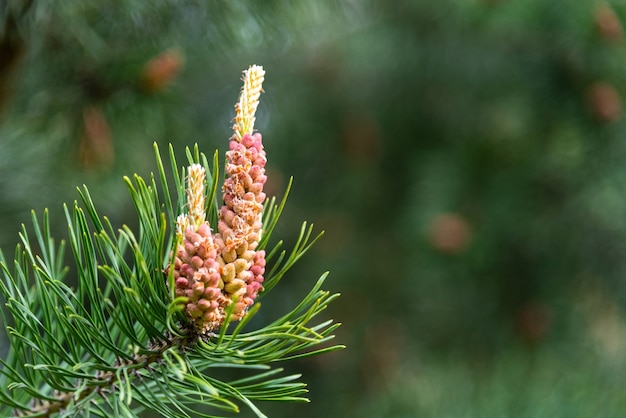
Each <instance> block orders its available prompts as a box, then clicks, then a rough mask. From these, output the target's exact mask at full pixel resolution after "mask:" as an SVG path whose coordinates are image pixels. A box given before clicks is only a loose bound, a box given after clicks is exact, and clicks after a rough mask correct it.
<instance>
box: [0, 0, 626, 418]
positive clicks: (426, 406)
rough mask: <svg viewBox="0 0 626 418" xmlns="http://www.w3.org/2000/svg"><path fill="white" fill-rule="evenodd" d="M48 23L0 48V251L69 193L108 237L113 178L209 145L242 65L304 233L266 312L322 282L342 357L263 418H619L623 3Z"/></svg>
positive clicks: (75, 10) (42, 5) (150, 10)
mask: <svg viewBox="0 0 626 418" xmlns="http://www.w3.org/2000/svg"><path fill="white" fill-rule="evenodd" d="M61 3H62V5H61V4H59V2H36V1H33V2H32V4H30V6H28V8H27V9H28V10H26V11H23V14H24V15H23V17H22V15H20V14H18V17H20V18H19V19H17V20H18V21H19V23H20V24H19V25H17V29H14V31H15V33H19V34H21V36H22V37H23V39H24V45H25V46H24V48H23V50H24V53H23V56H22V58H21V61H20V62H19V63H18V65H17V66H16V67H15V68H16V69H15V71H14V72H13V74H12V80H13V81H12V82H11V84H10V87H11V90H13V95H12V96H10V98H9V99H8V100H7V101H6V102H5V105H4V109H3V110H4V112H3V120H2V124H1V125H0V141H1V142H0V147H1V148H0V149H1V152H0V192H1V194H0V195H1V196H2V199H3V200H2V204H1V205H0V212H1V213H0V215H1V218H0V226H1V227H2V231H3V233H2V234H1V235H0V242H1V243H2V246H3V247H5V246H6V245H7V243H10V244H11V246H12V243H13V242H14V241H15V234H16V232H17V230H18V226H17V224H16V222H17V221H19V220H22V219H26V216H27V210H28V209H30V208H33V207H34V208H36V209H39V208H41V207H43V206H48V207H51V208H52V209H53V210H52V212H54V208H55V207H60V203H59V202H60V201H61V200H69V199H73V198H74V197H73V196H74V194H73V186H74V185H76V184H77V183H82V182H86V183H88V184H89V185H90V186H91V188H92V189H95V188H97V189H98V193H97V195H95V196H94V200H96V203H99V201H101V202H102V204H103V205H105V206H106V205H108V206H109V209H108V210H107V209H101V210H102V212H104V213H113V214H115V215H116V216H117V218H116V219H113V221H114V223H115V222H116V221H117V222H118V223H122V222H128V217H127V215H126V214H127V213H128V212H129V210H130V207H129V202H127V201H126V200H125V195H124V193H123V190H120V187H119V180H118V179H119V177H120V176H121V173H124V174H127V173H128V172H129V171H137V172H139V173H140V174H144V173H146V172H147V171H148V170H149V169H151V166H150V164H151V160H150V149H151V148H150V144H151V143H152V141H157V142H158V143H159V144H164V143H166V142H173V143H174V144H175V146H178V147H181V148H182V146H183V144H188V143H190V142H192V141H198V142H200V143H201V144H203V146H204V147H206V149H213V148H215V147H216V146H218V144H222V143H224V142H223V140H224V138H227V137H228V136H229V135H230V131H229V126H228V121H229V120H230V119H231V118H232V112H231V111H230V107H229V106H228V105H227V104H228V103H230V102H232V99H233V98H234V97H236V95H237V91H236V88H237V86H236V85H233V83H232V82H231V79H232V74H236V73H238V72H239V71H240V69H241V68H245V67H246V66H247V65H248V64H251V63H257V64H262V65H264V67H265V68H266V70H267V72H268V77H267V80H266V84H265V89H266V91H268V92H271V94H268V95H266V98H265V102H264V103H262V104H261V107H262V108H263V110H262V111H260V119H259V120H258V127H259V130H261V131H262V132H263V133H264V139H265V142H266V147H267V150H268V156H269V164H268V168H269V169H271V170H273V172H270V173H269V177H270V182H273V187H275V188H276V190H281V188H282V187H281V186H282V185H284V183H285V181H286V178H287V177H288V176H290V175H294V176H295V183H294V188H293V192H292V195H291V200H290V203H289V205H288V207H287V209H286V211H285V213H284V215H283V220H284V221H286V225H283V227H284V228H285V230H291V229H294V228H292V227H289V225H288V224H289V222H290V220H291V221H292V222H293V225H296V224H297V223H299V222H300V220H301V219H310V220H312V221H314V222H315V223H316V224H317V225H318V226H321V227H322V228H323V229H325V230H326V236H325V238H324V239H323V240H321V242H320V244H319V245H318V246H317V248H316V249H315V250H314V252H313V257H310V258H309V259H308V260H306V261H305V264H303V265H300V266H299V267H298V268H299V269H300V270H299V271H300V272H301V274H296V275H293V276H292V277H291V279H290V281H289V280H286V281H285V282H284V283H285V285H284V287H283V289H276V291H275V294H274V295H273V296H274V298H273V299H272V303H274V304H276V305H277V306H278V305H282V304H283V303H285V302H284V301H285V300H289V298H292V297H294V296H293V295H296V294H301V293H303V292H304V291H305V290H304V289H306V288H307V287H308V286H309V284H308V283H303V281H301V280H298V277H310V276H311V275H310V274H309V273H308V271H309V269H313V270H314V271H319V269H320V268H323V269H329V270H331V271H332V275H331V276H330V277H331V279H332V280H330V283H331V285H332V284H333V283H334V284H335V286H336V287H337V289H336V290H338V291H340V292H341V293H342V294H343V295H344V296H343V297H342V298H341V300H340V303H338V304H336V306H334V307H332V309H333V314H332V316H333V317H338V318H342V320H344V322H345V324H346V326H345V327H342V330H341V332H340V333H339V334H340V341H341V342H342V343H347V345H348V349H347V350H345V351H343V352H341V353H335V354H333V355H330V356H326V357H325V358H321V359H320V360H319V362H317V361H311V362H308V363H305V364H304V366H305V367H308V368H309V372H308V374H309V375H311V376H314V377H315V379H316V381H317V384H314V385H312V386H311V391H312V393H311V399H312V400H313V403H312V404H311V405H297V406H290V407H289V408H293V409H290V410H286V409H285V408H284V406H283V405H281V406H280V407H279V408H277V409H276V410H275V411H274V415H273V416H292V415H293V414H294V413H297V414H299V415H300V416H311V417H314V416H320V415H322V414H324V415H327V416H346V415H347V414H349V413H350V414H352V411H359V412H360V416H394V417H396V416H407V417H408V416H416V415H417V416H436V417H440V416H459V415H460V412H459V411H469V412H468V413H467V416H480V417H485V416H494V417H496V416H497V417H500V416H505V415H506V414H507V413H506V412H505V411H509V413H510V414H511V415H513V414H518V415H519V416H563V417H571V416H592V415H602V416H619V412H620V411H622V410H623V409H624V405H623V401H620V400H619V399H621V398H620V395H621V393H622V391H623V388H624V387H625V385H624V384H623V383H624V382H623V378H621V377H620V376H623V375H624V373H623V371H624V364H623V361H622V360H621V358H623V355H622V353H624V352H625V350H626V322H625V320H624V315H623V309H624V298H625V296H626V289H625V288H624V283H626V281H625V274H624V273H625V271H624V270H625V266H626V263H624V261H623V260H624V254H626V223H625V222H624V216H625V205H626V142H625V141H624V138H626V126H625V125H624V118H623V116H624V109H623V96H624V93H625V92H626V78H625V77H626V41H625V39H624V35H623V29H622V23H621V22H622V21H623V20H624V19H625V18H626V4H624V3H623V2H619V1H607V2H602V1H597V0H580V1H576V2H571V1H565V0H554V1H549V2H546V1H541V0H512V1H502V0H500V1H498V0H470V1H465V0H427V1H418V0H396V1H387V2H384V1H374V0H371V1H367V0H345V1H330V0H318V1H309V2H305V1H301V2H296V1H287V0H272V1H262V2H261V1H258V2H243V1H230V2H217V1H212V2H202V3H200V2H194V1H185V2H169V1H163V0H162V1H157V2H149V5H148V3H145V2H138V1H129V0H125V1H122V2H119V4H116V5H115V7H113V6H111V5H108V4H102V3H98V5H97V6H96V5H86V4H83V3H84V2H61ZM24 4H28V3H27V2H25V3H24ZM13 12H14V13H18V12H19V11H13ZM5 13H7V12H5ZM7 27H8V26H6V25H5V30H6V29H7ZM163 53H165V54H166V58H165V59H163V61H161V66H160V67H159V65H157V69H158V71H156V75H155V73H151V75H146V71H148V70H146V68H148V67H146V65H147V63H148V62H150V60H152V59H153V58H154V57H156V56H159V54H163ZM168 54H169V55H168ZM153 62H154V61H153ZM177 65H178V66H179V72H178V73H176V71H175V70H176V66H177ZM163 67H165V68H163ZM172 67H174V70H172V69H171V68H172ZM168 68H169V69H170V70H169V71H170V72H168ZM153 71H155V70H153ZM171 73H176V74H175V77H173V79H172V80H170V79H169V78H168V76H166V75H167V74H171ZM163 74H165V75H163ZM159 77H161V78H162V79H163V85H162V86H159V87H158V88H156V89H155V88H154V85H155V83H156V84H157V85H158V84H159V83H158V79H159ZM155 79H156V80H157V82H155V81H154V80H155ZM146 80H151V81H146ZM166 82H169V83H166ZM146 85H148V86H152V87H149V88H146ZM86 125H87V126H92V127H93V129H91V130H89V129H86ZM98 127H99V128H98ZM103 138H104V139H103ZM90 141H91V142H90ZM94 141H95V143H96V144H99V143H102V142H103V143H105V144H108V148H107V147H105V148H102V149H100V148H98V147H97V146H95V145H94ZM85 144H86V145H85ZM81 146H82V148H81ZM81 149H82V150H83V151H82V152H79V150H81ZM98 150H100V151H98ZM107 150H108V151H107ZM113 157H114V158H113ZM269 186H271V184H268V187H269ZM269 194H270V195H271V194H272V193H271V192H270V193H269ZM58 212H60V211H58ZM294 230H295V229H294ZM61 232H62V231H61ZM269 305H270V303H269V300H268V302H266V304H265V308H268V307H269ZM341 338H343V340H341ZM555 359H558V361H553V360H555ZM521 382H523V383H521ZM431 383H432V384H431ZM542 394H545V396H542ZM600 396H601V397H602V399H603V400H605V402H599V401H597V399H598V397H600ZM574 397H575V398H576V399H575V401H573V400H572V398H574ZM477 399H481V400H482V401H481V402H477V401H476V400H477ZM484 399H487V400H484ZM457 402H458V403H457ZM457 405H458V408H459V409H455V407H456V406H457ZM559 405H560V408H559V407H558V406H559ZM464 406H465V408H464ZM394 408H399V409H394Z"/></svg>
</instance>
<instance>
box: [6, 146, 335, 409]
mask: <svg viewBox="0 0 626 418" xmlns="http://www.w3.org/2000/svg"><path fill="white" fill-rule="evenodd" d="M155 150H156V157H157V165H158V175H157V176H154V175H152V176H151V177H150V179H149V180H147V181H146V180H144V179H143V178H141V177H139V176H138V175H135V176H134V178H133V179H132V180H131V179H129V178H126V179H125V180H126V183H127V186H128V189H129V191H130V195H131V198H132V201H133V203H134V205H135V208H136V211H137V215H138V219H139V227H138V231H133V230H132V229H131V228H130V227H128V226H126V225H124V226H122V228H120V229H118V230H117V231H116V230H115V229H114V227H113V225H111V222H110V221H109V219H108V218H107V217H105V216H101V215H99V214H98V212H97V210H96V208H95V206H94V203H93V201H92V199H91V196H90V194H89V191H88V189H87V187H83V188H82V189H80V190H79V194H80V198H81V199H80V200H81V202H80V204H79V203H78V202H75V203H74V205H73V206H72V207H71V208H69V207H65V214H66V218H67V225H68V241H67V244H66V242H64V241H62V242H60V243H59V244H56V242H55V240H54V239H53V238H52V236H51V234H50V222H49V215H48V211H47V210H46V211H45V212H44V213H43V216H42V218H41V220H40V219H39V218H38V217H37V216H36V215H35V214H34V213H33V215H32V223H33V228H32V230H33V233H32V235H31V234H29V232H28V231H27V228H26V227H23V230H22V232H21V234H20V237H21V241H22V242H21V244H20V245H18V246H17V249H16V252H15V256H14V259H13V260H10V259H8V258H6V257H5V256H4V255H2V254H1V253H0V267H1V269H2V280H0V291H1V293H2V296H3V298H4V300H5V301H6V310H5V311H3V315H4V323H5V324H6V329H7V334H8V340H9V342H10V350H9V353H8V356H7V358H6V359H5V360H3V361H1V364H2V368H1V369H0V416H10V415H12V416H29V417H36V416H60V417H61V416H102V417H109V416H136V415H137V414H138V413H139V412H140V411H142V410H152V411H155V412H157V413H159V414H161V415H162V416H166V417H188V416H190V415H191V414H197V415H199V416H214V414H216V413H220V412H238V411H239V408H240V405H242V404H243V405H245V406H247V407H248V408H250V409H251V410H252V411H254V413H255V414H256V415H257V416H259V417H262V416H264V415H263V413H262V412H261V411H260V410H259V409H258V408H257V406H255V404H254V403H253V402H256V401H306V400H307V399H306V398H305V397H304V393H305V392H306V389H305V385H304V384H303V383H301V382H299V381H298V379H299V377H300V376H299V375H284V374H283V373H282V369H280V368H275V367H274V366H273V365H272V364H273V363H276V362H279V361H284V360H288V359H293V358H299V357H304V356H310V355H314V354H319V353H323V352H327V351H333V350H337V349H340V348H342V347H341V346H338V345H334V346H328V345H327V344H325V343H326V342H328V341H329V340H330V339H332V338H333V335H332V332H333V331H334V330H335V329H336V328H337V327H338V326H339V324H334V323H333V322H332V320H326V321H322V322H320V323H315V324H313V323H312V322H313V319H314V317H316V316H317V315H318V314H319V313H320V312H321V311H322V310H324V309H325V308H326V306H327V305H328V303H330V302H331V301H332V300H334V299H335V298H336V297H337V296H338V295H336V294H335V295H331V294H330V293H329V292H327V291H324V290H322V289H321V286H322V284H323V282H324V280H325V278H326V274H324V275H323V276H322V277H321V278H320V279H319V280H318V281H317V283H316V284H315V286H314V287H313V288H312V289H311V291H310V292H309V293H308V294H307V295H306V296H305V297H304V299H303V300H302V301H301V302H300V303H298V304H296V306H295V307H294V308H293V309H292V310H291V311H290V312H288V313H287V314H285V315H283V316H281V317H280V318H278V319H276V320H274V321H272V322H270V323H269V324H267V325H265V326H263V327H261V328H259V329H256V330H249V329H248V328H247V327H246V325H247V324H248V323H249V321H250V319H251V318H252V317H253V316H254V314H256V313H257V312H258V311H259V309H260V307H261V305H260V304H259V303H256V304H255V305H253V307H252V308H251V309H250V311H249V312H248V314H247V315H246V316H245V317H244V319H243V320H242V321H241V322H239V323H237V324H232V326H230V327H229V323H228V322H227V323H225V324H223V326H222V328H221V329H220V330H219V333H218V334H217V335H207V336H199V335H197V334H196V332H195V331H194V329H193V327H192V326H190V324H188V322H187V319H186V317H185V316H184V315H183V314H182V313H181V312H180V305H179V304H177V303H176V300H172V296H173V292H171V291H170V290H169V289H168V284H167V277H166V276H165V274H164V272H163V271H164V268H165V267H166V266H167V265H168V263H169V256H170V253H171V249H172V248H173V245H174V244H175V242H174V240H173V235H174V234H173V231H172V228H171V226H172V225H174V224H175V218H176V216H177V215H178V214H179V213H182V211H183V210H184V207H183V205H184V201H185V200H184V197H185V196H184V188H185V185H184V180H185V171H184V170H182V171H180V172H179V170H180V169H179V166H178V164H177V162H176V159H175V156H174V152H173V149H172V147H170V150H169V154H170V160H171V167H172V174H173V186H168V184H169V181H170V179H168V177H167V175H166V172H165V169H164V164H163V161H162V160H161V157H160V155H159V152H158V148H157V147H156V145H155ZM187 158H188V160H189V163H190V164H191V163H201V164H204V166H205V168H206V169H207V173H210V172H212V173H213V175H212V176H211V177H210V178H209V180H208V182H209V187H208V191H207V193H208V199H207V201H208V202H211V206H212V207H213V208H212V209H211V210H209V211H208V212H209V214H210V215H211V214H213V215H215V214H216V213H217V202H216V199H215V194H216V187H217V186H216V181H215V180H216V179H218V171H217V164H218V161H217V154H216V156H215V158H214V159H213V171H210V170H209V165H208V163H207V158H206V157H205V155H204V154H202V153H199V151H198V147H197V146H196V148H195V149H194V152H193V153H192V152H191V151H190V150H187ZM285 199H286V195H285V198H283V200H282V201H281V202H280V203H276V200H275V199H271V200H270V201H269V203H267V204H266V207H265V216H264V219H263V221H264V226H265V230H266V231H267V233H266V235H265V237H264V239H263V241H262V243H261V244H260V247H259V248H261V249H262V248H264V247H265V246H267V245H268V243H269V242H270V234H271V232H272V230H273V228H274V226H275V225H276V222H277V221H278V218H279V216H280V214H281V212H282V209H283V207H284V204H285ZM311 234H312V227H311V226H307V225H306V224H304V225H303V227H302V231H301V233H300V238H299V240H298V242H297V243H296V245H295V247H294V248H293V250H292V251H291V253H289V255H287V251H285V250H281V246H282V243H281V242H279V243H277V244H276V245H275V246H274V247H273V248H272V249H269V248H268V257H267V260H268V266H272V268H270V269H268V271H269V272H268V274H267V276H266V283H267V287H266V291H265V293H267V291H269V290H270V289H271V288H272V287H274V285H275V284H276V283H277V282H278V281H279V280H280V278H281V277H282V276H283V275H284V274H285V273H286V271H287V270H289V268H290V267H291V266H292V265H293V264H294V263H295V262H296V261H297V260H298V259H299V258H300V257H301V256H302V255H303V254H304V253H305V252H306V251H307V250H308V249H309V248H310V246H311V245H312V244H313V243H314V242H315V240H316V239H317V237H314V238H312V235H311ZM31 236H34V239H31ZM318 237H319V235H318ZM68 244H69V247H70V250H71V253H72V258H73V260H74V265H73V266H72V267H71V269H72V270H75V274H76V276H77V278H78V279H77V280H78V282H77V283H76V286H75V287H72V286H70V285H69V284H68V283H67V281H66V277H67V276H68V274H67V273H68V268H67V267H65V266H64V253H65V250H66V246H67V245H68ZM169 288H170V289H171V288H172V286H171V285H170V286H169ZM265 293H264V294H265ZM320 344H322V346H321V348H320V347H318V346H319V345H320ZM221 368H237V369H244V371H245V375H244V377H241V378H237V379H234V380H229V381H222V380H220V379H218V378H216V377H215V376H216V375H217V374H218V371H219V369H221Z"/></svg>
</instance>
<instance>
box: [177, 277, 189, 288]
mask: <svg viewBox="0 0 626 418" xmlns="http://www.w3.org/2000/svg"><path fill="white" fill-rule="evenodd" d="M187 286H189V280H187V279H186V278H184V277H179V278H178V279H176V287H178V288H181V289H186V288H187Z"/></svg>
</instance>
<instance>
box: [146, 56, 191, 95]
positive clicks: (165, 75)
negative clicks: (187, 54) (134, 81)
mask: <svg viewBox="0 0 626 418" xmlns="http://www.w3.org/2000/svg"><path fill="white" fill-rule="evenodd" d="M183 64H184V59H183V54H182V53H181V52H180V51H179V50H177V49H168V50H166V51H163V52H161V53H160V54H159V55H157V56H156V57H154V58H152V59H151V60H150V61H148V62H147V63H146V64H145V65H144V67H143V70H142V71H141V87H142V88H143V89H144V90H145V91H147V92H148V93H156V92H159V91H161V90H163V88H165V87H166V86H167V85H168V84H170V83H171V82H172V81H173V80H174V79H175V78H176V76H177V75H178V73H179V72H180V70H181V69H182V67H183Z"/></svg>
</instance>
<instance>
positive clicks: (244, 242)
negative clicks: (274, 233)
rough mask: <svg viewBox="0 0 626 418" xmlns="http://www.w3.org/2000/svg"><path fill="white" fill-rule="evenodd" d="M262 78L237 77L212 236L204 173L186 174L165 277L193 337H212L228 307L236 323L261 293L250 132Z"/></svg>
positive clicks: (258, 194)
mask: <svg viewBox="0 0 626 418" xmlns="http://www.w3.org/2000/svg"><path fill="white" fill-rule="evenodd" d="M264 75H265V72H264V71H263V69H262V67H259V66H256V65H254V66H252V67H250V68H249V69H248V70H247V71H244V77H243V81H244V86H243V88H242V90H241V95H240V97H239V102H238V103H237V104H236V106H235V110H236V117H235V125H234V127H233V129H234V134H233V136H232V137H231V139H230V144H229V151H228V152H226V174H227V175H228V177H227V178H226V180H225V181H224V185H223V187H222V192H223V200H224V205H223V206H222V208H221V209H220V210H219V213H218V216H219V220H218V224H217V232H215V233H213V232H212V231H211V228H210V225H209V224H208V222H207V220H206V208H205V204H206V202H205V188H206V185H205V183H206V172H205V169H204V167H202V166H201V165H199V164H193V165H192V166H190V167H189V168H188V177H187V190H186V192H187V205H186V207H187V214H186V215H179V216H178V218H177V220H176V235H177V237H178V241H179V243H180V244H179V245H178V247H177V249H176V257H175V260H174V263H173V266H174V272H173V274H174V277H175V279H176V280H175V293H176V296H185V297H187V299H188V300H187V302H186V305H185V313H186V315H187V317H188V318H189V319H190V321H191V322H193V324H194V326H195V328H196V330H197V332H199V333H207V332H210V331H212V330H215V329H217V328H218V327H219V326H220V325H221V324H222V323H223V322H224V319H225V316H226V310H227V309H228V307H229V306H230V305H231V304H233V303H234V304H235V306H234V307H233V311H232V312H233V314H232V317H231V318H230V319H232V320H240V319H241V318H243V316H244V315H245V314H246V311H247V308H248V307H249V306H251V305H252V304H253V303H254V300H255V299H256V297H257V295H258V292H260V291H262V290H263V286H262V283H263V280H264V279H263V274H264V273H265V251H255V249H256V247H257V246H258V244H259V239H260V236H261V232H262V231H261V230H262V226H263V224H262V210H263V201H264V200H265V193H264V192H263V186H264V184H265V182H266V180H267V177H266V176H265V163H266V161H267V159H266V156H265V150H264V149H263V142H262V138H261V134H260V133H253V130H254V121H255V118H254V114H255V112H256V108H257V106H258V102H259V97H260V94H261V92H262V91H263V90H262V88H261V86H262V83H263V78H264Z"/></svg>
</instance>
